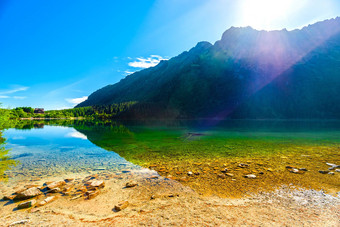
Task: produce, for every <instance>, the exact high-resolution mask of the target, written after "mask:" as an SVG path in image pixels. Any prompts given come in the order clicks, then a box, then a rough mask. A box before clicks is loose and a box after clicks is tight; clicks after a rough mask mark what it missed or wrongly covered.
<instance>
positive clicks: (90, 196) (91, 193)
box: [85, 190, 100, 199]
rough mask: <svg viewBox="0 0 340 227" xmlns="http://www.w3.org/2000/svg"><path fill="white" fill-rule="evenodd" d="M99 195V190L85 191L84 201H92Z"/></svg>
mask: <svg viewBox="0 0 340 227" xmlns="http://www.w3.org/2000/svg"><path fill="white" fill-rule="evenodd" d="M99 194H100V191H99V190H94V191H87V192H86V193H85V196H86V199H93V198H94V197H96V196H97V195H99Z"/></svg>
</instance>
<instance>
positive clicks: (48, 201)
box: [39, 196, 57, 206]
mask: <svg viewBox="0 0 340 227" xmlns="http://www.w3.org/2000/svg"><path fill="white" fill-rule="evenodd" d="M56 198H57V197H56V196H49V197H47V198H46V199H44V200H43V201H41V202H40V203H39V206H44V205H46V204H47V203H50V202H52V201H54V200H56Z"/></svg>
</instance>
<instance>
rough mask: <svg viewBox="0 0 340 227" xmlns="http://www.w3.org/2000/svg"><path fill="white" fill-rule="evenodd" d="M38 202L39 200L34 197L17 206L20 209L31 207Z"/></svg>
mask: <svg viewBox="0 0 340 227" xmlns="http://www.w3.org/2000/svg"><path fill="white" fill-rule="evenodd" d="M36 203H37V200H35V199H32V200H30V201H28V202H24V203H20V204H19V205H18V207H17V208H18V209H25V208H30V207H33V206H34V205H35V204H36Z"/></svg>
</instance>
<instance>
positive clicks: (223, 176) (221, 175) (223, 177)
mask: <svg viewBox="0 0 340 227" xmlns="http://www.w3.org/2000/svg"><path fill="white" fill-rule="evenodd" d="M217 177H218V178H222V179H225V178H226V176H225V175H224V174H218V175H217Z"/></svg>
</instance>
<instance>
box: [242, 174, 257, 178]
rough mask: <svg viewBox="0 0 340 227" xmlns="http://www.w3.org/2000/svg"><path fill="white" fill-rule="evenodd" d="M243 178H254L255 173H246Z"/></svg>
mask: <svg viewBox="0 0 340 227" xmlns="http://www.w3.org/2000/svg"><path fill="white" fill-rule="evenodd" d="M244 177H245V178H249V179H255V178H256V175H255V174H248V175H245V176H244Z"/></svg>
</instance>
